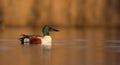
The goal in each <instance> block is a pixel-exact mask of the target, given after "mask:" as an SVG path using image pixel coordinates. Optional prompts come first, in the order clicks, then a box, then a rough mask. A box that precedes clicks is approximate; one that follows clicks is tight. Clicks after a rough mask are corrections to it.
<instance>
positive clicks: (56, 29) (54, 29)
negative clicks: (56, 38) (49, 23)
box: [50, 28, 59, 32]
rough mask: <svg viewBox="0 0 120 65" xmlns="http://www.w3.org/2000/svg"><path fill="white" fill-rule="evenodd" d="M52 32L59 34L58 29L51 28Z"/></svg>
mask: <svg viewBox="0 0 120 65" xmlns="http://www.w3.org/2000/svg"><path fill="white" fill-rule="evenodd" d="M50 31H55V32H58V31H59V30H57V29H54V28H51V29H50Z"/></svg>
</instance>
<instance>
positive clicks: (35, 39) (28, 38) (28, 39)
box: [19, 25, 59, 47]
mask: <svg viewBox="0 0 120 65" xmlns="http://www.w3.org/2000/svg"><path fill="white" fill-rule="evenodd" d="M51 31H53V32H58V31H59V30H57V29H55V28H52V27H50V26H48V25H45V26H44V27H43V28H42V33H43V36H40V35H26V34H22V35H21V36H22V37H21V38H19V39H20V42H21V44H22V45H26V44H29V45H31V44H41V45H42V46H44V47H51V45H52V37H51V36H50V34H49V32H51Z"/></svg>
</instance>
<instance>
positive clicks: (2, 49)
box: [0, 28, 120, 65]
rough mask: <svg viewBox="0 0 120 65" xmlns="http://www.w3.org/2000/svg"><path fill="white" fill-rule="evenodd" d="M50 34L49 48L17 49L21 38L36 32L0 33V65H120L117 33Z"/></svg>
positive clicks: (70, 31)
mask: <svg viewBox="0 0 120 65" xmlns="http://www.w3.org/2000/svg"><path fill="white" fill-rule="evenodd" d="M60 30H61V31H60V32H58V33H53V32H51V36H52V38H53V44H52V48H51V49H50V50H45V49H43V48H42V47H41V46H40V45H25V46H23V45H21V44H20V41H19V40H18V38H19V37H20V35H21V34H23V33H25V34H41V33H40V29H30V28H7V29H6V30H4V31H2V32H1V33H0V65H120V62H119V61H120V40H119V30H116V29H109V30H107V29H70V28H69V29H61V28H60Z"/></svg>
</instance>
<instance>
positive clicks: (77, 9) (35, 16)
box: [0, 0, 120, 28]
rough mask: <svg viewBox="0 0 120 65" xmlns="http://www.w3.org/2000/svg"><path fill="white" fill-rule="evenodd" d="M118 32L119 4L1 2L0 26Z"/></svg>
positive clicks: (96, 0)
mask: <svg viewBox="0 0 120 65" xmlns="http://www.w3.org/2000/svg"><path fill="white" fill-rule="evenodd" d="M44 24H49V25H55V26H61V27H63V26H64V27H66V26H68V27H73V26H74V27H107V28H119V24H120V0H0V26H1V27H4V26H34V27H39V26H41V25H44Z"/></svg>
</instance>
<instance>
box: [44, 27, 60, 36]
mask: <svg viewBox="0 0 120 65" xmlns="http://www.w3.org/2000/svg"><path fill="white" fill-rule="evenodd" d="M50 31H55V32H58V31H59V30H57V29H54V28H52V27H50V26H47V25H45V26H44V27H43V29H42V33H43V35H44V36H46V35H49V32H50Z"/></svg>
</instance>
